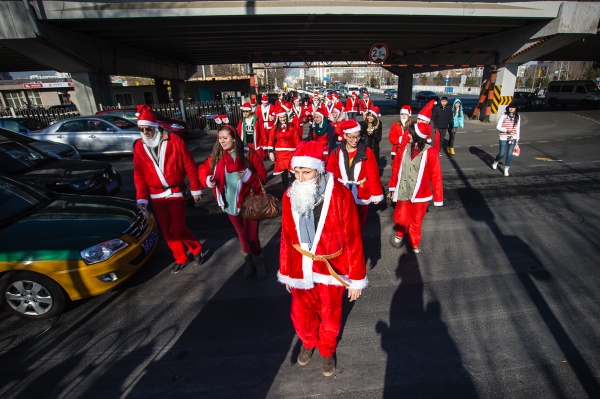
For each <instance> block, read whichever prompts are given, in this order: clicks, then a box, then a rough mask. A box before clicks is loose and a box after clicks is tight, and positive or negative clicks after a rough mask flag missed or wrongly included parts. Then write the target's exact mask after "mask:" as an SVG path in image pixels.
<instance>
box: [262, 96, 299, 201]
mask: <svg viewBox="0 0 600 399" xmlns="http://www.w3.org/2000/svg"><path fill="white" fill-rule="evenodd" d="M275 116H276V118H277V122H276V123H275V125H274V126H273V129H271V132H270V133H269V140H268V142H267V147H266V149H267V150H268V151H269V158H270V159H271V161H273V162H275V166H274V168H273V176H276V175H281V183H282V184H283V189H284V191H285V190H287V188H288V187H289V186H290V184H291V182H292V181H293V178H294V171H293V170H292V166H291V165H290V161H291V160H292V155H293V153H294V151H295V150H296V145H297V144H298V143H299V142H300V137H301V133H299V131H298V130H299V128H298V126H297V125H296V124H294V123H290V121H289V119H288V114H287V112H286V110H284V109H283V108H277V109H276V111H275ZM290 174H291V178H290Z"/></svg>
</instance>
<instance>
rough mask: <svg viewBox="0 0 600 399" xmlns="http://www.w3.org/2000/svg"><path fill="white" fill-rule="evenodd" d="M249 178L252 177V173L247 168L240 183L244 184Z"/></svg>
mask: <svg viewBox="0 0 600 399" xmlns="http://www.w3.org/2000/svg"><path fill="white" fill-rule="evenodd" d="M250 176H252V171H251V170H250V168H247V169H246V173H245V174H244V177H242V183H246V182H247V181H248V179H250Z"/></svg>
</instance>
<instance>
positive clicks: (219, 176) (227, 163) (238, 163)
mask: <svg viewBox="0 0 600 399" xmlns="http://www.w3.org/2000/svg"><path fill="white" fill-rule="evenodd" d="M242 170H246V167H245V166H244V163H243V162H242V157H240V156H237V157H235V161H234V160H233V157H232V156H231V154H230V153H229V151H223V156H222V157H221V159H219V161H218V162H217V166H216V167H215V175H214V180H215V183H216V184H217V190H219V192H220V193H222V192H224V191H225V171H227V173H234V172H239V171H242Z"/></svg>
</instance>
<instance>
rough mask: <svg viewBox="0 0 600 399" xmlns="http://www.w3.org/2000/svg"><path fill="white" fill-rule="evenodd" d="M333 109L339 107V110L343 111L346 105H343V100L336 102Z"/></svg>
mask: <svg viewBox="0 0 600 399" xmlns="http://www.w3.org/2000/svg"><path fill="white" fill-rule="evenodd" d="M333 109H337V110H338V111H340V112H342V111H343V110H344V106H343V105H342V103H341V102H336V103H335V105H334V106H333Z"/></svg>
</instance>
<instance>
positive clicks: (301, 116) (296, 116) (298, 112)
mask: <svg viewBox="0 0 600 399" xmlns="http://www.w3.org/2000/svg"><path fill="white" fill-rule="evenodd" d="M290 120H291V121H292V123H295V124H296V125H297V126H298V127H299V128H300V127H302V126H304V122H305V121H306V108H304V107H303V106H302V104H301V105H299V106H298V107H296V106H295V105H292V109H291V110H290ZM300 139H302V137H301V138H300Z"/></svg>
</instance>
